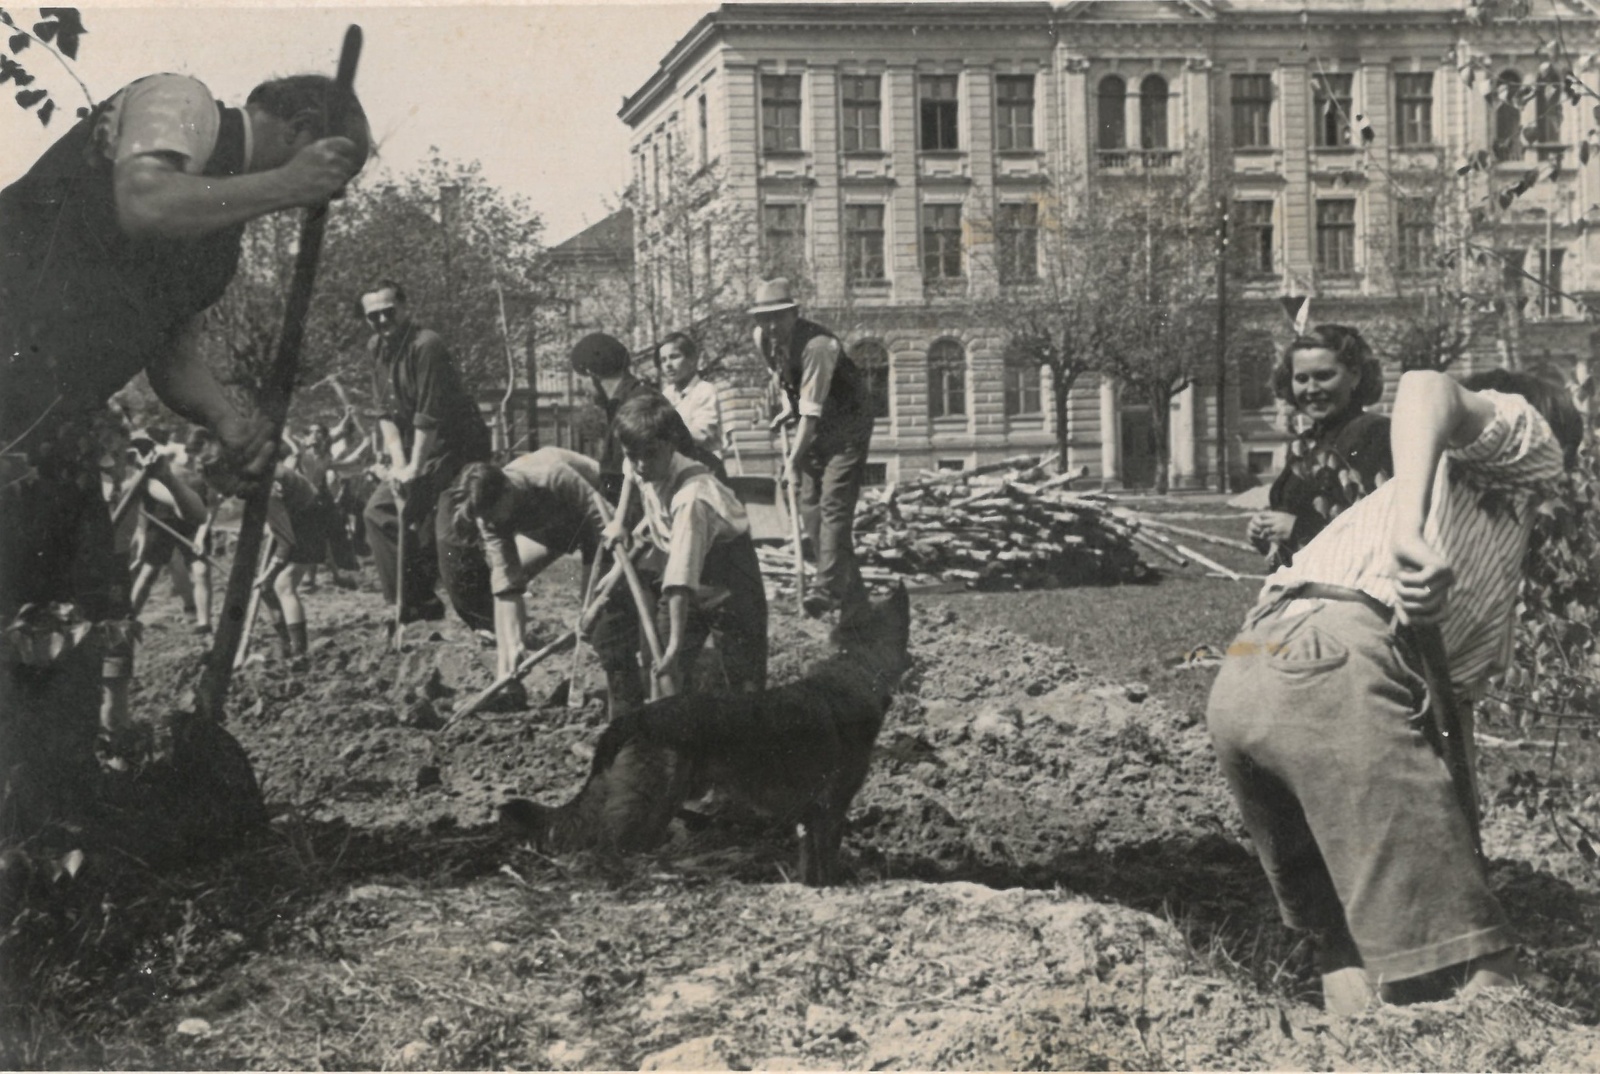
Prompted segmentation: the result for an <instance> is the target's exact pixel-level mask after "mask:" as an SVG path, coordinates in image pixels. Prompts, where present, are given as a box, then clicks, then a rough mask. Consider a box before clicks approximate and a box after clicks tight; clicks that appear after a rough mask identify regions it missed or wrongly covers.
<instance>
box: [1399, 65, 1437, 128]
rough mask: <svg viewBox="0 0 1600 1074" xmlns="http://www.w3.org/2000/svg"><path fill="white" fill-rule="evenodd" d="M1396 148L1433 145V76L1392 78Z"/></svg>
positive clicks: (1428, 74)
mask: <svg viewBox="0 0 1600 1074" xmlns="http://www.w3.org/2000/svg"><path fill="white" fill-rule="evenodd" d="M1394 103H1395V111H1396V112H1397V118H1398V119H1399V122H1398V123H1397V124H1396V125H1395V144H1397V145H1432V144H1433V72H1431V71H1430V72H1428V73H1426V74H1404V75H1395V76H1394Z"/></svg>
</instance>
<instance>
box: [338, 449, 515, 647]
mask: <svg viewBox="0 0 1600 1074" xmlns="http://www.w3.org/2000/svg"><path fill="white" fill-rule="evenodd" d="M469 461H471V460H468V459H456V458H453V457H450V456H445V457H443V458H441V459H439V460H438V465H436V466H431V467H430V468H428V469H426V470H425V471H424V472H423V473H421V474H419V475H418V476H417V479H416V480H415V481H413V482H412V483H411V487H410V488H409V489H408V490H407V491H406V497H405V501H406V511H405V524H406V561H405V563H404V564H401V563H400V562H399V548H398V545H397V541H398V537H399V533H400V517H399V511H398V510H397V507H396V504H395V499H394V485H393V483H391V482H388V481H385V482H383V483H382V484H380V485H379V486H378V487H377V489H376V490H375V491H374V492H373V493H372V497H371V498H370V499H369V500H367V507H366V511H365V512H363V514H364V518H365V521H366V536H367V544H368V545H369V546H371V548H372V559H373V562H374V563H375V564H377V567H378V579H379V581H380V583H381V584H382V587H383V594H384V597H385V598H387V599H388V600H389V601H390V602H393V601H394V599H395V592H396V582H397V580H400V581H401V584H402V585H403V589H402V590H401V595H402V596H403V597H404V601H403V603H402V605H401V607H402V615H401V618H405V612H407V611H412V610H415V609H421V608H425V607H426V606H427V605H428V604H430V603H432V602H434V601H435V600H437V599H438V598H437V597H436V595H435V593H434V587H435V585H436V584H437V583H438V582H439V581H440V579H441V578H442V579H443V580H444V583H445V587H446V589H447V590H448V591H449V592H450V593H451V594H452V599H454V595H455V594H458V593H462V594H465V593H473V594H475V593H476V592H477V591H478V590H479V589H481V590H482V591H483V595H484V600H483V607H482V608H478V607H477V606H476V605H473V606H471V607H469V608H468V609H467V614H463V615H462V618H463V619H464V620H467V621H468V623H469V624H470V625H471V626H472V627H473V628H474V629H479V628H490V629H492V627H493V624H494V607H493V598H492V597H490V596H489V592H488V591H489V582H488V566H487V564H485V563H484V561H483V554H482V552H481V551H477V552H476V554H475V555H474V554H469V552H470V551H471V550H469V549H468V548H467V546H466V545H465V543H464V542H463V541H462V540H461V539H460V538H458V537H457V536H456V534H455V528H454V524H453V520H452V519H451V517H450V516H451V511H450V510H448V509H446V510H435V508H436V507H438V506H442V505H443V494H444V492H445V490H446V489H447V488H448V487H449V486H450V483H451V482H452V481H454V480H455V476H456V474H457V473H459V472H460V470H461V468H462V467H463V466H465V465H466V464H467V463H468V462H469ZM474 570H481V571H482V572H483V579H482V582H481V584H475V583H474V580H473V579H472V577H471V574H472V572H473V571H474ZM457 610H458V612H459V611H460V610H461V608H460V606H459V605H458V607H457ZM469 616H470V617H469Z"/></svg>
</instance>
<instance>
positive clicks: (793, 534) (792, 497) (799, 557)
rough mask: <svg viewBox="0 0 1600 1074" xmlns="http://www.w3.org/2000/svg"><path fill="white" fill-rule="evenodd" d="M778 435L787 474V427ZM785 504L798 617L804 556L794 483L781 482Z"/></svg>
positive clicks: (803, 602)
mask: <svg viewBox="0 0 1600 1074" xmlns="http://www.w3.org/2000/svg"><path fill="white" fill-rule="evenodd" d="M778 433H779V434H780V435H781V436H782V437H783V467H784V472H785V473H787V472H788V469H789V427H788V426H787V425H780V426H778ZM783 486H784V495H785V496H786V497H787V498H786V500H785V502H786V503H787V504H788V506H789V536H790V538H791V539H792V540H793V541H794V601H795V606H796V607H797V608H798V609H799V610H800V615H801V616H802V617H804V616H805V613H806V554H805V546H804V545H803V544H801V541H800V490H799V489H797V488H795V487H794V482H793V481H789V480H784V481H783Z"/></svg>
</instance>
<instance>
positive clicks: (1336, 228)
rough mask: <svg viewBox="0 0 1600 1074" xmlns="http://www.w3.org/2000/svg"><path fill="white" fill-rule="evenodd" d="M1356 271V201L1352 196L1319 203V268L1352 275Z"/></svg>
mask: <svg viewBox="0 0 1600 1074" xmlns="http://www.w3.org/2000/svg"><path fill="white" fill-rule="evenodd" d="M1355 270H1356V203H1355V200H1354V199H1352V198H1328V199H1324V200H1321V201H1318V202H1317V271H1319V272H1322V273H1325V274H1326V275H1329V276H1349V275H1351V274H1353V273H1354V272H1355Z"/></svg>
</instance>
